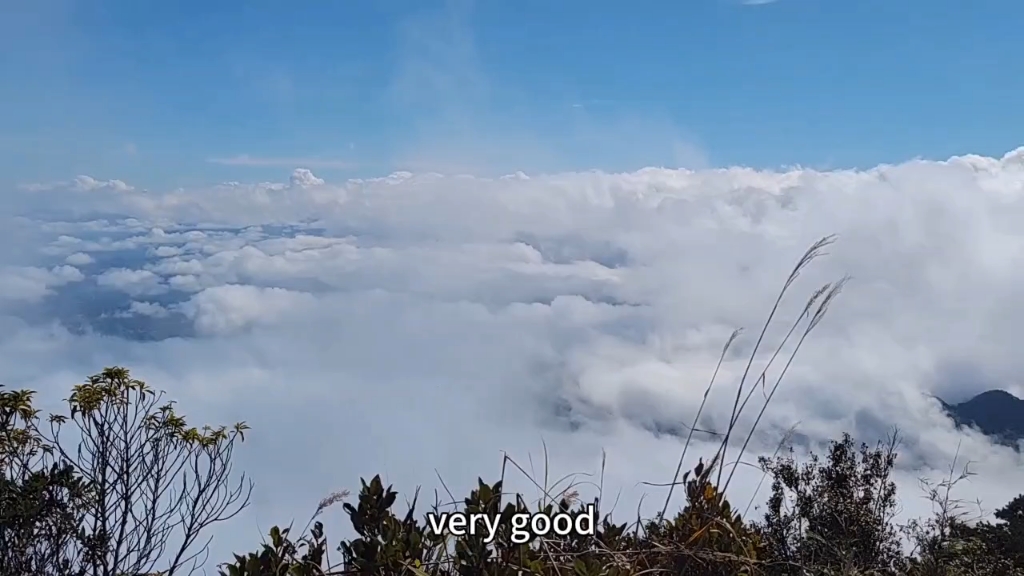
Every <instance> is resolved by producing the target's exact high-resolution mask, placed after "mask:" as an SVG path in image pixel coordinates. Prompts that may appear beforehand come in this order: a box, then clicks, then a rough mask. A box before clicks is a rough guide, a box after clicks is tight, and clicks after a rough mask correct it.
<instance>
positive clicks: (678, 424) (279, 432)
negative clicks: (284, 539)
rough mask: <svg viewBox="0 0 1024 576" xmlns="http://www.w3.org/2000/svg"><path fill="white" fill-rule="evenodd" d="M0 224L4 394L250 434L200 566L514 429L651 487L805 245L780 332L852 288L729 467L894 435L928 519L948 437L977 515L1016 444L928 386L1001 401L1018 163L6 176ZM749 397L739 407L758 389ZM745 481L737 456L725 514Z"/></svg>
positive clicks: (1011, 356) (724, 394)
mask: <svg viewBox="0 0 1024 576" xmlns="http://www.w3.org/2000/svg"><path fill="white" fill-rule="evenodd" d="M4 211H5V214H4V216H3V219H4V224H5V225H4V228H3V232H2V233H3V234H4V235H5V238H4V240H6V243H5V247H6V249H5V250H4V254H3V259H2V262H0V264H2V265H3V266H4V267H5V269H4V271H3V275H2V281H0V306H2V311H3V316H2V322H3V328H4V329H3V330H2V331H0V363H2V366H0V368H2V369H0V374H2V375H3V378H4V381H5V383H6V384H7V385H13V386H28V387H32V388H36V389H38V390H40V391H42V393H43V396H44V398H45V399H47V401H54V400H59V399H60V398H61V397H62V396H61V394H62V393H63V392H64V391H66V390H67V387H68V386H69V385H71V384H72V383H74V382H76V381H78V380H79V379H81V378H82V377H84V376H85V375H87V374H90V373H93V372H95V371H98V370H99V369H100V368H102V367H103V366H104V365H109V364H114V363H117V364H121V365H126V366H129V367H131V368H133V369H134V371H135V372H136V374H137V375H138V376H139V377H141V378H143V379H146V380H147V381H149V382H150V383H151V384H153V385H155V386H157V387H160V388H164V389H166V390H168V392H169V393H170V395H171V396H173V397H174V398H176V399H178V400H179V401H180V403H181V406H182V409H183V410H184V411H185V412H186V413H188V414H189V415H190V416H192V417H194V418H196V419H202V420H207V421H228V420H237V419H245V420H247V421H248V422H249V423H250V424H251V426H252V428H253V431H252V435H251V440H250V441H249V442H247V445H246V448H245V449H244V450H242V451H241V453H240V458H241V460H242V461H241V463H240V464H241V465H242V466H243V467H244V468H245V469H247V470H248V471H249V472H251V473H252V475H253V477H254V479H255V480H256V482H257V488H256V493H255V503H254V506H253V508H252V509H251V510H250V513H249V517H248V519H239V520H237V521H236V523H234V524H233V525H231V528H226V529H225V531H224V533H223V534H222V536H221V537H220V538H218V540H217V544H216V546H215V550H214V552H215V558H223V557H225V556H226V554H227V551H228V550H229V549H236V550H238V549H241V548H243V547H251V546H252V545H254V544H255V543H256V542H257V540H258V534H257V528H256V523H255V522H253V521H252V519H253V518H256V519H258V520H259V525H260V526H261V527H263V528H266V527H268V526H269V525H270V524H271V523H275V522H287V521H288V520H290V519H292V518H295V517H297V518H300V519H303V520H304V518H305V517H306V515H307V514H308V513H310V512H312V509H313V507H314V506H315V502H316V501H317V500H319V499H320V498H321V497H322V496H324V495H325V494H326V493H328V492H329V491H331V490H334V489H339V488H350V489H352V488H356V487H357V486H358V478H359V477H360V476H366V475H372V474H374V473H377V472H380V473H382V474H385V475H386V477H387V479H389V480H390V481H392V482H395V483H396V484H397V486H398V487H399V488H400V489H402V490H403V491H405V490H408V491H411V490H412V489H413V488H414V487H415V486H416V485H417V484H422V485H424V486H425V487H426V488H428V489H433V488H435V487H438V482H437V480H436V476H435V469H436V470H437V472H438V473H439V474H440V475H441V476H443V477H444V478H445V481H446V483H447V484H448V485H449V486H450V487H451V488H452V489H453V490H459V491H462V490H464V489H466V488H468V486H469V485H470V483H471V482H474V481H475V479H476V476H478V475H482V476H484V477H485V478H494V477H496V476H497V474H498V473H499V471H500V465H501V451H503V450H507V451H508V452H509V453H510V454H511V455H512V456H513V457H514V458H516V459H517V460H518V461H519V462H521V463H522V464H523V465H524V466H527V467H528V466H529V464H528V462H529V461H530V459H531V457H532V460H533V463H534V466H535V468H537V469H538V470H537V471H538V473H540V472H541V471H540V470H539V468H540V467H541V462H540V455H541V447H542V441H544V442H545V443H546V445H547V447H548V449H549V451H550V465H551V467H552V477H557V476H560V475H562V474H564V473H569V472H596V471H597V469H598V467H599V465H600V461H601V452H602V449H603V450H605V451H606V452H607V461H608V469H607V472H606V477H605V487H606V490H607V491H610V492H611V493H612V494H614V492H615V491H616V490H618V489H620V488H621V489H622V490H623V492H622V499H621V501H620V506H623V507H625V508H627V509H628V508H631V507H632V506H633V505H634V504H635V503H636V501H637V500H638V498H639V497H640V495H641V493H642V492H643V491H645V490H646V491H647V492H651V493H653V494H652V496H656V497H655V498H653V499H652V500H659V499H660V497H662V494H663V492H661V490H662V489H660V488H650V487H644V486H641V485H639V484H638V483H639V482H641V481H650V482H665V481H668V480H669V479H670V478H671V474H672V471H673V469H674V467H675V461H676V459H677V458H678V453H679V449H680V447H681V443H682V441H681V439H680V436H681V435H682V436H685V434H686V430H687V428H686V425H688V424H690V423H692V420H693V418H694V414H695V411H696V408H697V406H698V405H699V403H700V400H701V397H702V395H703V393H704V389H705V385H706V383H707V381H708V379H709V378H710V376H711V374H712V372H713V370H714V368H715V364H716V362H717V360H718V357H719V354H720V353H721V350H722V346H723V344H724V343H725V341H726V339H727V338H728V336H729V334H730V332H731V331H732V330H733V329H734V328H737V327H745V328H746V329H747V330H746V332H744V334H743V335H742V336H741V337H740V340H739V341H738V342H737V343H736V345H735V347H734V348H733V351H732V353H730V354H729V355H728V356H727V358H726V361H725V364H724V366H723V369H722V373H721V374H720V375H719V385H718V388H716V389H715V390H714V392H713V393H712V394H711V397H710V399H709V406H708V408H707V409H706V411H705V415H704V417H702V421H701V423H700V427H701V428H709V429H721V428H722V427H723V426H724V424H725V421H726V420H727V418H728V414H729V409H730V407H731V403H732V398H733V395H734V394H735V383H736V381H737V380H738V378H739V375H740V373H741V372H742V369H743V367H744V365H745V362H746V355H747V354H749V352H750V350H751V348H752V346H753V342H754V340H755V339H756V336H757V333H758V332H759V330H760V326H761V323H762V322H763V321H764V319H765V317H766V315H767V314H768V312H769V310H770V309H771V306H772V303H773V301H774V299H775V296H776V294H777V293H778V291H779V289H780V288H781V287H782V284H783V282H784V281H785V279H786V276H787V275H788V274H789V271H790V270H791V269H792V267H793V265H794V264H795V262H796V260H797V259H798V258H799V257H800V255H801V254H802V253H803V252H804V250H805V249H806V248H807V247H808V246H809V245H810V244H811V243H812V242H813V241H815V240H817V239H818V238H820V237H822V236H825V235H827V234H833V233H835V234H838V241H837V242H836V243H835V244H834V245H833V246H830V247H829V248H828V252H829V254H828V255H827V256H824V257H822V258H820V259H818V260H816V261H815V262H814V263H813V264H812V266H811V267H810V268H808V269H807V270H806V271H805V272H804V273H803V274H802V275H801V276H800V278H799V279H798V280H797V282H796V284H795V286H794V287H793V288H792V290H791V292H790V294H789V296H788V298H787V299H786V300H785V302H784V304H783V306H782V310H781V312H780V320H782V321H785V322H788V321H791V320H793V319H794V318H795V317H796V316H797V314H798V313H799V312H800V311H801V309H802V308H803V305H804V303H805V301H806V298H807V297H808V296H809V295H810V294H811V293H812V292H813V291H814V290H815V289H816V288H817V287H818V286H819V285H820V284H822V283H824V282H826V281H829V280H836V279H838V278H840V277H842V276H844V275H847V274H848V275H851V276H852V281H851V282H850V283H849V284H848V285H847V286H846V288H845V291H844V292H843V293H842V294H841V295H840V297H839V298H838V299H837V300H836V301H835V303H834V304H833V305H832V308H831V310H830V312H829V315H828V316H827V317H826V319H825V320H824V322H823V323H822V324H821V325H820V326H818V328H817V329H816V330H815V332H814V333H812V335H811V337H810V338H809V339H808V340H807V342H806V343H805V345H804V346H803V348H802V349H801V351H800V354H799V355H798V356H797V359H796V361H795V362H794V364H793V365H792V367H791V368H790V370H789V372H788V373H787V375H786V378H785V380H784V381H783V383H782V385H781V386H780V388H779V391H778V393H777V394H776V396H775V398H774V399H773V400H772V404H771V405H770V406H769V408H768V410H767V412H766V414H765V417H764V419H763V421H762V425H761V428H760V430H761V432H762V433H761V435H760V436H758V437H757V438H756V439H755V442H754V443H753V444H752V450H751V451H750V453H748V454H747V456H746V458H745V459H746V460H748V461H752V460H753V459H754V458H755V457H756V456H757V454H762V453H770V452H771V451H773V450H774V446H775V445H776V444H777V443H778V442H779V440H780V438H781V436H782V434H783V432H784V431H785V430H787V429H789V428H791V427H792V426H794V425H798V426H797V432H798V434H797V435H796V438H797V439H799V440H801V442H798V445H800V446H806V445H808V444H810V445H814V444H815V443H816V442H819V441H823V440H826V439H828V438H832V437H836V436H838V435H839V434H840V433H842V432H843V431H849V432H851V433H853V434H855V435H856V436H857V437H858V438H862V439H864V440H869V441H873V440H874V439H876V438H878V437H879V436H883V435H884V434H885V433H886V432H887V431H888V430H889V428H890V427H891V426H893V425H898V426H899V427H900V428H901V429H902V431H903V434H904V437H905V444H904V447H903V454H904V458H903V459H902V468H901V471H900V478H901V487H902V490H903V492H902V498H903V505H904V507H905V508H906V510H907V511H908V513H914V514H917V513H921V512H924V511H926V506H925V505H924V504H922V503H921V502H920V500H921V499H920V498H919V496H920V493H919V491H918V490H917V488H916V482H915V478H916V477H917V476H920V475H929V476H932V477H934V476H936V475H937V474H938V473H939V472H937V470H941V469H942V468H944V467H947V466H948V465H949V464H950V462H951V461H952V459H953V457H954V454H955V453H956V451H957V446H958V444H960V443H962V445H961V446H960V454H961V458H963V457H964V456H963V455H965V454H966V455H968V456H969V457H970V459H971V460H973V461H974V464H973V465H972V469H973V470H974V471H975V472H977V473H978V476H977V477H975V478H974V479H973V480H972V483H971V484H970V485H969V486H967V487H965V488H964V489H963V490H964V493H963V494H962V496H964V497H981V498H982V499H983V503H984V504H986V505H987V507H988V509H989V510H991V509H992V508H993V507H995V506H999V505H1001V504H1003V503H1004V502H1005V501H1006V500H1008V499H1009V498H1010V497H1011V496H1012V495H1014V494H1015V493H1016V491H1019V490H1020V486H1022V485H1024V484H1022V482H1021V481H1022V480H1024V464H1022V462H1021V460H1020V459H1019V457H1018V456H1016V455H1015V454H1013V453H1012V452H1011V451H1010V450H1008V449H1005V448H997V447H994V446H992V445H991V444H990V443H988V442H987V441H985V439H983V438H980V437H977V436H976V435H973V434H970V433H967V434H960V433H958V432H956V431H954V430H953V429H952V427H951V426H950V424H949V422H948V421H946V420H945V419H944V418H943V417H942V416H941V414H940V411H939V407H938V404H937V403H936V402H935V401H934V400H932V399H931V397H930V395H933V394H935V395H939V396H940V397H943V398H945V399H948V400H954V401H956V400H961V399H964V398H966V397H968V396H970V395H972V394H974V393H977V392H980V391H982V390H984V389H987V388H992V387H1000V388H1005V389H1008V390H1010V391H1011V392H1014V393H1016V394H1018V395H1021V394H1024V388H1021V387H1020V381H1019V375H1020V374H1022V373H1024V355H1021V354H1020V353H1019V351H1018V350H1017V348H1018V346H1019V344H1018V341H1019V338H1018V332H1019V331H1020V330H1021V327H1022V326H1024V298H1022V288H1021V286H1024V266H1021V264H1022V263H1024V258H1022V256H1024V149H1021V150H1018V151H1016V152H1013V153H1010V154H1007V155H1006V156H1004V157H1003V158H1001V159H993V158H982V157H976V156H968V157H960V158H953V159H951V160H949V161H946V162H924V161H915V162H908V163H905V164H901V165H896V166H879V167H877V168H874V169H871V170H867V171H834V172H816V171H811V170H801V169H793V170H790V171H785V172H759V171H755V170H750V169H743V168H731V169H722V170H702V171H676V170H664V169H645V170H641V171H639V172H635V173H629V174H605V173H599V172H593V173H570V174H557V175H549V176H537V177H528V176H526V175H523V174H516V175H512V176H509V177H505V178H500V179H479V178H473V177H451V176H440V175H433V174H423V175H412V174H407V173H399V174H393V175H391V176H388V177H386V178H381V179H373V180H353V181H348V182H340V183H334V182H324V180H322V179H320V178H318V177H316V176H315V175H313V174H312V173H311V172H309V171H308V170H296V171H295V173H294V174H293V175H292V177H291V179H290V181H289V182H288V183H281V184H270V183H264V184H255V185H249V184H239V183H228V184H224V185H220V186H216V187H213V188H210V189H202V190H171V191H147V190H140V189H136V188H134V187H132V185H131V183H126V182H122V181H119V180H109V181H103V180H98V179H94V178H90V177H85V176H82V177H79V178H77V179H75V180H73V181H70V182H64V183H52V184H35V185H30V186H25V187H24V188H22V189H19V190H16V191H10V193H9V194H8V195H7V198H6V202H5V208H4ZM785 322H783V323H780V324H778V325H777V329H775V330H773V331H770V332H769V333H768V337H767V338H768V342H767V344H766V346H765V347H764V348H763V357H761V358H759V361H758V362H759V364H758V365H763V363H764V362H765V361H767V359H768V357H769V355H770V353H771V352H772V351H773V350H774V346H775V344H777V343H778V342H779V339H780V338H781V337H782V336H783V335H784V333H785V327H786V323H785ZM779 365H780V366H781V362H780V363H779ZM777 375H778V370H773V371H771V372H769V375H768V382H769V385H770V384H771V382H772V381H773V379H774V378H775V377H777ZM751 402H752V404H754V405H755V406H753V408H752V409H750V410H749V411H748V413H749V415H750V416H753V414H754V413H755V412H756V409H758V408H759V407H760V406H759V405H760V404H761V403H762V402H763V396H762V394H761V393H760V392H758V393H756V394H754V396H753V397H752V400H751ZM743 424H745V425H749V419H745V421H744V423H743ZM702 438H703V440H702V442H708V440H707V439H706V437H704V436H702ZM710 446H711V444H702V445H701V448H700V449H698V450H696V451H694V452H693V455H694V456H695V457H696V456H697V455H699V454H704V455H706V454H707V453H708V450H709V449H710ZM690 464H691V465H692V464H693V463H692V462H691V463H690ZM759 479H760V475H759V474H758V473H757V472H756V471H753V470H751V469H750V468H748V467H741V470H740V472H739V473H738V481H737V482H736V483H735V484H734V487H733V488H731V490H735V495H734V498H735V499H736V500H737V501H738V502H739V504H740V506H741V507H743V506H745V502H746V501H747V500H748V499H749V498H750V497H751V495H752V494H753V487H754V486H755V485H756V484H757V481H758V480H759ZM519 484H520V485H519V487H520V488H523V489H525V488H526V485H525V482H519ZM659 501H660V500H659ZM629 514H632V512H630V513H629Z"/></svg>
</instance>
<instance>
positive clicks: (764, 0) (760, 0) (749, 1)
mask: <svg viewBox="0 0 1024 576" xmlns="http://www.w3.org/2000/svg"><path fill="white" fill-rule="evenodd" d="M778 1H779V0H743V1H742V2H740V4H743V5H744V6H764V5H765V4H775V3H776V2H778Z"/></svg>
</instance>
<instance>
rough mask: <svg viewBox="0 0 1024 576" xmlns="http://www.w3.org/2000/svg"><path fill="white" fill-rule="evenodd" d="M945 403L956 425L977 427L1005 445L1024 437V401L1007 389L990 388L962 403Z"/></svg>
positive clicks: (947, 411) (1014, 442)
mask: <svg viewBox="0 0 1024 576" xmlns="http://www.w3.org/2000/svg"><path fill="white" fill-rule="evenodd" d="M939 401H940V402H942V406H943V407H944V408H945V409H946V413H947V414H949V416H950V418H952V419H953V421H954V422H956V424H957V426H970V427H974V428H977V429H978V430H980V431H981V432H982V433H983V434H985V435H986V436H990V437H992V438H993V439H995V440H997V441H999V442H1002V443H1004V444H1009V445H1016V444H1017V442H1018V441H1020V440H1024V400H1021V399H1020V398H1017V397H1016V396H1014V395H1013V394H1010V393H1009V392H1006V391H1004V390H989V391H987V392H982V393H981V394H978V395H977V396H975V397H974V398H971V399H970V400H967V401H966V402H961V403H959V404H949V403H947V402H943V401H942V400H939Z"/></svg>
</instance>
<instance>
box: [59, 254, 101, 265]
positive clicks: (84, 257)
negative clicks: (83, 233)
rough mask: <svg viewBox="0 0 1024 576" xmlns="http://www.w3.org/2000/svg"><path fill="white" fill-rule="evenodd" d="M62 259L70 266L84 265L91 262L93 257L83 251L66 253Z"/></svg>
mask: <svg viewBox="0 0 1024 576" xmlns="http://www.w3.org/2000/svg"><path fill="white" fill-rule="evenodd" d="M64 261H65V262H67V263H68V264H71V265H72V266H85V265H87V264H92V263H93V262H94V259H93V257H92V256H89V255H88V254H86V253H85V252H75V253H74V254H70V255H68V257H67V258H65V259H64Z"/></svg>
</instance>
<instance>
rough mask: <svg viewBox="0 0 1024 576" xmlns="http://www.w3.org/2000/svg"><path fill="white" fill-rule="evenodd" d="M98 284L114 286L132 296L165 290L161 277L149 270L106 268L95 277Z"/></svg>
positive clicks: (158, 292)
mask: <svg viewBox="0 0 1024 576" xmlns="http://www.w3.org/2000/svg"><path fill="white" fill-rule="evenodd" d="M96 284H97V285H99V286H104V287H109V288H114V289H115V290H120V291H122V292H124V293H126V294H130V295H132V296H142V295H146V294H160V293H162V292H164V291H166V287H165V286H164V285H163V283H162V281H161V279H160V277H159V276H157V275H156V274H154V273H152V272H150V271H149V270H128V269H126V268H118V269H114V270H107V271H106V272H103V273H102V274H100V275H99V276H97V277H96Z"/></svg>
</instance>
